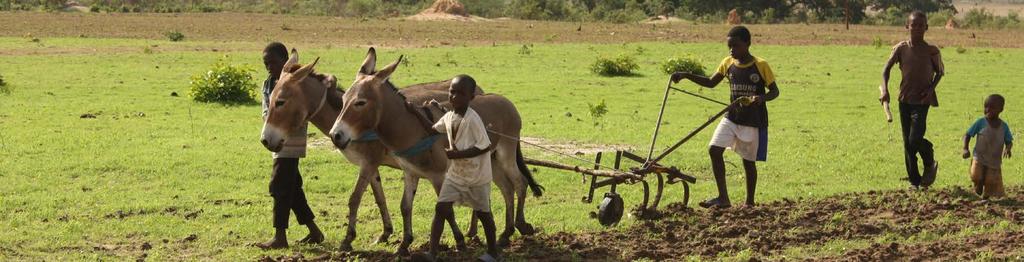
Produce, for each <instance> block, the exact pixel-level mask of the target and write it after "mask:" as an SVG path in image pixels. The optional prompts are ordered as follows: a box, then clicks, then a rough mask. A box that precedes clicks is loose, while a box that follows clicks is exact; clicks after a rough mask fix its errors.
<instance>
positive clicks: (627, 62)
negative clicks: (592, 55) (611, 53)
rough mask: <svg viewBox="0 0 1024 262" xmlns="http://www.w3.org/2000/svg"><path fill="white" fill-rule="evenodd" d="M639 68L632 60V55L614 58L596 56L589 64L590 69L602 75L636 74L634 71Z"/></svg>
mask: <svg viewBox="0 0 1024 262" xmlns="http://www.w3.org/2000/svg"><path fill="white" fill-rule="evenodd" d="M637 69H640V65H637V64H636V62H635V61H633V57H630V56H627V55H622V56H619V57H618V58H615V59H610V58H603V57H602V58H598V59H597V61H594V64H592V65H590V71H591V72H594V73H596V74H599V75H602V76H630V75H636V73H635V72H634V71H636V70H637Z"/></svg>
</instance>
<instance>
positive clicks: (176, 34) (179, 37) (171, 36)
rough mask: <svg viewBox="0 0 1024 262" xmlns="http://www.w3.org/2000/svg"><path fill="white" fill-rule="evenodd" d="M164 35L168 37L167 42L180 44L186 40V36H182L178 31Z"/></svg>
mask: <svg viewBox="0 0 1024 262" xmlns="http://www.w3.org/2000/svg"><path fill="white" fill-rule="evenodd" d="M164 35H165V36H167V40H171V42H179V41H181V40H185V34H182V33H181V32H178V31H170V32H167V33H164Z"/></svg>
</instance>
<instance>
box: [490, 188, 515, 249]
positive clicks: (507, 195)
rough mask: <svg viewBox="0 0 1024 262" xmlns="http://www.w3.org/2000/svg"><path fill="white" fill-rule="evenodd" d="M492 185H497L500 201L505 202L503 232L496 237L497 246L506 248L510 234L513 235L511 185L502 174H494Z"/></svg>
mask: <svg viewBox="0 0 1024 262" xmlns="http://www.w3.org/2000/svg"><path fill="white" fill-rule="evenodd" d="M495 175H496V176H495V177H494V178H495V179H494V183H495V184H497V185H498V189H499V190H501V196H502V199H504V200H505V230H504V231H502V232H501V235H500V236H498V245H500V246H508V244H509V243H510V242H511V240H510V238H512V234H515V233H516V231H515V227H513V225H515V210H516V208H515V201H514V197H515V194H514V193H513V188H512V184H511V183H509V181H508V179H507V178H506V177H505V175H504V174H500V175H499V174H495Z"/></svg>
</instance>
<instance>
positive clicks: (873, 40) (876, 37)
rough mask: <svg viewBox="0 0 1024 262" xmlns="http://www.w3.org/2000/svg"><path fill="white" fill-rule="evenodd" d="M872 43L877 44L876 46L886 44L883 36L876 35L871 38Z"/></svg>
mask: <svg viewBox="0 0 1024 262" xmlns="http://www.w3.org/2000/svg"><path fill="white" fill-rule="evenodd" d="M871 45H873V46H875V48H882V47H884V46H885V42H884V41H882V37H881V36H875V38H874V39H872V40H871Z"/></svg>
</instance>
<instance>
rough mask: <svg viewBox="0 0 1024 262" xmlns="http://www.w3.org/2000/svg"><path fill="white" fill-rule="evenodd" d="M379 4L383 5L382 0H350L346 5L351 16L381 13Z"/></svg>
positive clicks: (370, 15)
mask: <svg viewBox="0 0 1024 262" xmlns="http://www.w3.org/2000/svg"><path fill="white" fill-rule="evenodd" d="M379 6H381V1H380V0H350V1H348V4H346V5H345V9H346V10H348V14H349V15H351V16H356V17H375V16H379V15H380V14H379V9H378V7H379Z"/></svg>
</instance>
